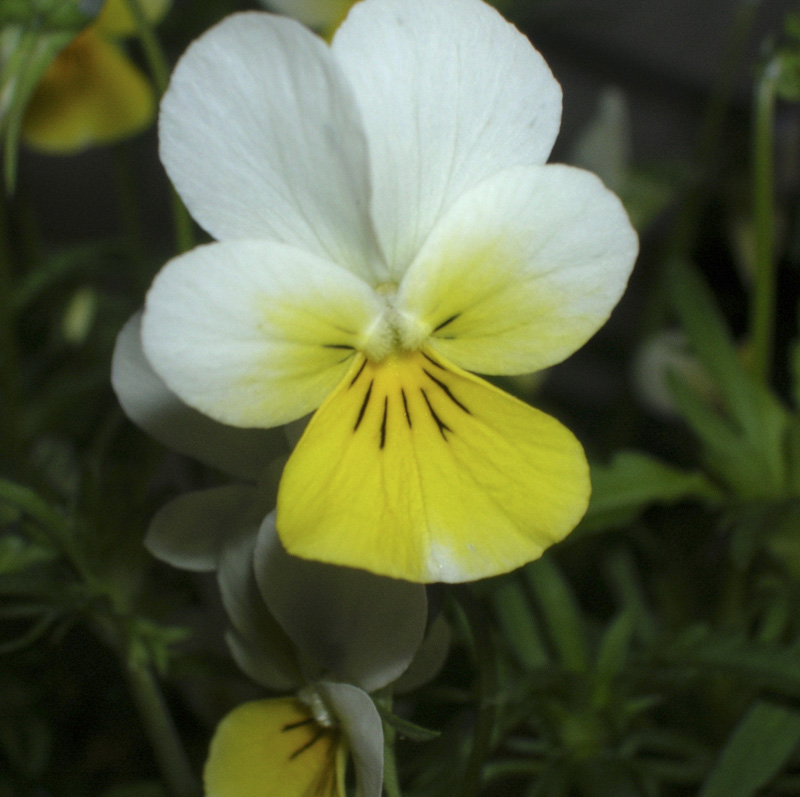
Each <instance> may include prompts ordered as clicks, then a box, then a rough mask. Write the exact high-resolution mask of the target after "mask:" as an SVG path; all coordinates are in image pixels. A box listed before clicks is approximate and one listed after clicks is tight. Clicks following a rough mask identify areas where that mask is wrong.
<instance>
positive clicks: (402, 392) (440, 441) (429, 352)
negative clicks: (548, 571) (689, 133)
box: [142, 0, 637, 582]
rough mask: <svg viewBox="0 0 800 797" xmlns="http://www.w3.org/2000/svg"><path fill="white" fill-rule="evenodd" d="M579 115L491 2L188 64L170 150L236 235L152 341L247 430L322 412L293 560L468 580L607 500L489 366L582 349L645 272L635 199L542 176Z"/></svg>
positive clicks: (171, 379)
mask: <svg viewBox="0 0 800 797" xmlns="http://www.w3.org/2000/svg"><path fill="white" fill-rule="evenodd" d="M560 100H561V93H560V88H559V86H558V84H557V83H556V81H555V79H554V78H553V76H552V75H551V73H550V71H549V69H548V68H547V66H546V64H545V63H544V61H543V60H542V58H541V56H540V55H539V54H538V53H537V52H536V51H535V50H534V49H533V47H531V45H530V43H529V42H528V41H527V39H525V38H524V37H523V36H522V35H521V34H520V33H519V32H518V31H517V30H516V29H515V28H513V27H512V26H511V25H509V24H508V23H506V22H505V21H504V20H503V19H502V17H500V15H499V14H498V13H497V12H496V11H495V10H494V9H492V8H491V7H489V6H487V5H485V4H484V3H482V2H480V0H441V2H437V3H428V2H426V0H364V2H362V3H359V4H357V5H356V6H354V7H353V9H352V10H351V12H350V14H349V16H348V17H347V19H346V20H345V22H344V23H343V24H342V25H341V27H340V28H339V30H338V31H337V33H336V35H335V37H334V39H333V42H332V44H331V46H330V47H328V46H327V45H326V44H325V43H324V42H323V41H322V40H321V39H319V38H317V37H316V36H314V35H313V34H312V33H310V32H309V31H308V30H307V29H305V28H303V27H302V26H301V25H299V24H298V23H296V22H294V21H293V20H288V19H283V18H278V17H273V16H271V15H268V14H261V13H257V12H254V13H245V14H238V15H234V16H231V17H228V18H227V19H225V20H223V21H222V22H221V23H219V24H218V25H217V26H216V27H214V28H212V29H211V30H210V31H208V32H207V33H206V34H205V35H203V36H202V37H201V38H200V39H198V40H197V41H196V42H195V43H194V44H193V45H191V46H190V48H189V49H188V51H187V52H186V53H185V54H184V56H183V57H182V58H181V60H180V62H179V63H178V65H177V67H176V69H175V71H174V73H173V76H172V80H171V83H170V87H169V89H168V91H167V93H166V95H165V97H164V100H163V103H162V107H161V115H160V140H161V158H162V161H163V162H164V165H165V166H166V169H167V171H168V173H169V175H170V178H171V179H172V182H173V183H174V185H175V186H176V188H177V190H178V192H179V193H180V195H181V196H182V198H183V200H184V201H185V203H186V204H187V206H188V208H189V210H190V212H191V213H192V215H193V216H194V218H195V219H196V220H197V221H198V222H199V223H200V224H201V225H202V226H203V227H205V228H206V230H208V231H209V232H210V233H211V234H212V236H214V238H216V239H217V240H216V241H215V242H213V243H211V244H208V245H204V246H200V247H197V248H196V249H194V250H192V251H190V252H188V253H185V254H183V255H180V256H178V257H176V258H175V259H173V260H171V261H170V262H169V263H168V264H167V265H166V266H165V267H164V268H163V269H162V270H161V272H160V273H159V275H158V276H157V277H156V279H155V281H154V283H153V285H152V287H151V288H150V291H149V293H148V295H147V300H146V306H145V311H144V317H143V322H142V343H143V348H144V352H145V354H146V357H147V359H148V361H149V363H150V364H151V365H152V367H153V369H154V370H155V371H156V372H157V373H158V374H159V376H160V377H161V379H163V380H164V382H165V383H166V385H167V386H168V387H169V389H170V390H171V391H173V392H174V393H175V394H176V395H177V396H178V397H179V398H180V399H181V400H182V401H184V402H186V403H187V404H189V405H190V406H191V407H193V408H195V409H196V410H198V411H200V412H201V413H203V414H205V415H207V416H209V417H210V418H213V419H215V420H216V421H219V422H221V423H223V424H231V425H233V426H240V427H260V428H267V427H272V426H276V425H278V424H282V423H286V422H288V421H291V420H293V419H296V418H299V417H301V416H303V415H305V414H307V413H309V412H311V411H312V410H316V412H315V414H314V416H313V418H312V419H311V422H310V423H309V425H308V427H307V429H306V431H305V433H304V434H303V436H302V438H301V440H300V442H299V443H298V445H297V447H296V449H295V450H294V452H293V453H292V455H291V456H290V458H289V461H288V463H287V465H286V468H285V470H284V473H283V477H282V479H281V484H280V489H279V493H278V507H277V527H278V532H279V534H280V537H281V540H282V541H283V543H284V545H285V546H286V548H287V550H288V551H289V552H290V553H292V554H294V555H296V556H300V557H304V558H309V559H316V560H319V561H323V562H329V563H332V564H340V565H346V566H350V567H357V568H363V569H366V570H370V571H372V572H374V573H378V574H382V575H387V576H392V577H395V578H403V579H407V580H410V581H419V582H430V581H464V580H469V579H476V578H482V577H486V576H490V575H494V574H497V573H501V572H506V571H509V570H512V569H514V568H516V567H518V566H519V565H521V564H523V563H525V562H527V561H530V560H532V559H535V558H536V557H538V556H539V555H540V554H541V553H542V551H543V550H544V549H545V548H547V547H548V546H549V545H550V544H552V543H553V542H555V541H557V540H560V539H561V538H563V537H564V536H565V535H566V534H567V533H568V532H569V531H570V530H571V529H572V528H573V527H574V526H575V525H576V524H577V522H578V521H579V520H580V518H581V517H582V515H583V513H584V512H585V509H586V506H587V503H588V496H589V492H590V485H589V475H588V467H587V464H586V460H585V456H584V454H583V450H582V448H581V446H580V444H579V443H578V441H577V440H576V439H575V438H574V436H573V435H572V434H571V433H570V432H569V431H568V430H567V429H566V428H564V427H563V426H562V425H561V424H560V423H558V422H557V421H556V420H555V419H554V418H552V417H550V416H548V415H546V414H544V413H542V412H539V411H538V410H536V409H534V408H532V407H530V406H528V405H527V404H525V403H523V402H521V401H518V400H517V399H515V398H513V397H511V396H509V395H507V394H505V393H503V392H502V391H500V390H498V389H497V388H495V387H494V386H492V385H491V384H489V383H488V382H486V381H484V380H482V379H480V378H478V377H476V376H474V375H473V374H472V373H470V371H476V372H480V373H486V374H518V373H525V372H531V371H536V370H539V369H541V368H545V367H547V366H550V365H552V364H554V363H556V362H559V361H561V360H562V359H564V358H565V357H567V356H568V355H569V354H571V353H572V352H573V351H574V350H575V349H577V348H578V347H579V346H580V345H582V344H583V343H584V342H585V341H586V340H587V339H588V337H590V336H591V335H592V334H593V333H594V332H595V331H596V330H597V328H598V327H599V326H601V325H602V324H603V323H604V322H605V320H606V318H607V317H608V315H609V313H610V312H611V310H612V308H613V307H614V305H615V304H616V302H617V301H618V299H619V297H620V295H621V294H622V292H623V290H624V288H625V284H626V281H627V278H628V275H629V273H630V270H631V268H632V265H633V262H634V260H635V257H636V253H637V238H636V234H635V232H634V231H633V229H632V228H631V226H630V223H629V221H628V218H627V216H626V214H625V211H624V209H623V208H622V206H621V204H620V202H619V200H618V199H617V198H616V197H615V196H614V195H613V194H612V193H611V192H609V191H608V190H607V189H606V188H605V187H604V186H603V185H602V183H601V182H600V181H599V180H598V179H597V178H596V177H594V176H593V175H591V174H589V173H588V172H585V171H582V170H579V169H575V168H571V167H567V166H562V165H545V161H546V159H547V157H548V155H549V152H550V149H551V148H552V145H553V142H554V140H555V137H556V134H557V131H558V127H559V122H560Z"/></svg>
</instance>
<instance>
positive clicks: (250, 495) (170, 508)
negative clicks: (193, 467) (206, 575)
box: [144, 484, 268, 572]
mask: <svg viewBox="0 0 800 797" xmlns="http://www.w3.org/2000/svg"><path fill="white" fill-rule="evenodd" d="M257 502H258V491H257V490H256V489H255V488H254V487H249V486H244V485H238V484H231V485H225V486H224V487H214V488H211V489H209V490H198V491H196V492H191V493H186V494H185V495H181V496H179V497H178V498H176V499H174V500H173V501H170V502H169V503H168V504H167V505H166V506H164V507H162V508H161V509H160V510H159V512H158V513H157V514H156V516H155V517H154V518H153V520H152V521H151V523H150V528H149V529H148V530H147V537H146V538H145V541H144V544H145V547H146V548H147V550H148V551H150V553H151V554H153V556H155V557H157V558H158V559H160V560H161V561H162V562H167V563H168V564H171V565H172V566H173V567H180V568H182V569H184V570H196V571H199V572H208V571H212V570H215V569H216V567H217V561H218V560H219V556H220V551H221V550H222V548H223V546H224V545H225V544H226V543H228V542H230V541H231V540H232V539H234V538H235V537H236V536H238V535H240V534H243V533H246V532H247V530H248V524H247V523H246V522H245V521H246V517H247V514H248V510H249V509H250V508H251V507H252V506H253V504H254V503H257ZM265 511H268V509H266V510H265Z"/></svg>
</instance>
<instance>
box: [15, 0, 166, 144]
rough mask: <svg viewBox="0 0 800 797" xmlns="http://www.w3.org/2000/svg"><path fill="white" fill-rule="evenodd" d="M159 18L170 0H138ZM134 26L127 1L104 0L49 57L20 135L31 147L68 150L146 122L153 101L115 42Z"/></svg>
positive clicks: (150, 116)
mask: <svg viewBox="0 0 800 797" xmlns="http://www.w3.org/2000/svg"><path fill="white" fill-rule="evenodd" d="M139 2H140V3H141V6H142V10H143V12H144V13H145V15H146V16H147V18H148V19H150V20H152V21H156V20H158V19H160V18H161V17H162V16H163V15H164V13H166V10H167V8H168V6H169V2H170V0H139ZM135 31H136V27H135V23H134V21H133V18H132V17H131V14H130V11H129V9H128V5H127V2H126V0H107V2H106V3H105V5H104V6H103V9H102V10H101V12H100V14H99V15H98V17H97V19H96V20H95V21H94V22H93V23H92V24H91V25H90V26H89V27H88V28H86V29H85V30H83V31H82V32H81V33H79V34H78V35H77V36H76V37H75V38H74V39H73V40H72V41H71V42H70V43H69V44H68V45H67V46H66V47H65V48H64V49H63V50H62V51H61V52H60V53H59V54H58V55H57V56H56V57H55V59H54V60H53V62H52V63H51V64H50V66H49V67H48V69H47V71H46V72H45V73H44V75H43V77H42V78H41V80H40V82H39V83H38V85H37V87H36V90H35V91H34V93H33V95H32V97H31V99H30V101H29V103H28V105H27V107H26V109H25V116H24V121H23V128H22V133H23V139H24V140H25V142H26V143H27V144H28V145H29V146H31V147H33V148H34V149H38V150H41V151H43V152H48V153H52V154H64V155H66V154H71V153H74V152H78V151H80V150H82V149H85V148H87V147H90V146H93V145H96V144H110V143H113V142H115V141H119V140H121V139H124V138H127V137H129V136H132V135H134V134H136V133H138V132H140V131H141V130H144V129H145V128H146V127H147V126H148V125H150V124H151V122H152V121H153V118H154V116H155V110H156V101H155V96H154V94H153V89H152V87H151V85H150V82H149V81H148V79H147V77H145V75H144V74H143V73H142V72H141V70H140V69H139V68H138V67H137V66H135V65H134V64H133V63H132V62H131V61H130V59H129V58H128V57H127V55H125V53H124V52H123V51H122V50H121V49H120V47H119V44H118V43H117V40H118V39H122V38H124V37H128V36H131V35H133V34H134V33H135Z"/></svg>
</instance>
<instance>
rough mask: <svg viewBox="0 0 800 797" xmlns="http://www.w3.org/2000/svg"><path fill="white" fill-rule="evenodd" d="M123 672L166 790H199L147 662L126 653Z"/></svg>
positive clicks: (189, 794)
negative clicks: (167, 788) (132, 658)
mask: <svg viewBox="0 0 800 797" xmlns="http://www.w3.org/2000/svg"><path fill="white" fill-rule="evenodd" d="M125 674H126V677H127V680H128V685H129V687H130V690H131V696H132V697H133V702H134V703H135V705H136V708H137V710H138V712H139V716H140V718H141V720H142V724H143V725H144V728H145V731H146V733H147V736H148V738H149V739H150V744H151V745H152V747H153V752H154V753H155V756H156V760H157V761H158V765H159V767H160V768H161V772H162V774H163V776H164V780H165V781H166V783H167V785H168V787H169V790H170V792H171V793H172V794H173V795H175V797H196V796H197V795H199V794H200V784H199V783H198V781H197V778H196V777H195V774H194V772H193V771H192V767H191V765H190V764H189V759H188V758H187V756H186V751H185V750H184V748H183V744H182V743H181V740H180V737H179V736H178V732H177V730H176V729H175V724H174V722H173V721H172V717H171V716H170V714H169V711H168V710H167V706H166V703H165V702H164V696H163V695H162V693H161V689H160V687H159V685H158V681H157V680H156V678H155V676H154V675H153V672H152V670H151V669H150V667H149V666H148V665H146V664H143V663H141V662H139V661H136V660H135V659H134V660H131V657H128V658H127V660H126V667H125Z"/></svg>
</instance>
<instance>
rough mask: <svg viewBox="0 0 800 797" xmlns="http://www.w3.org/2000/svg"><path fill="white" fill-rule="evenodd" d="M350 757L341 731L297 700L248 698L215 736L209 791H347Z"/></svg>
mask: <svg viewBox="0 0 800 797" xmlns="http://www.w3.org/2000/svg"><path fill="white" fill-rule="evenodd" d="M345 757H346V749H345V746H344V744H343V743H342V741H341V735H340V734H339V733H338V732H336V731H334V730H332V729H330V728H324V727H322V726H321V725H319V724H317V723H316V722H315V721H314V719H313V718H312V717H311V714H310V713H309V711H308V709H307V708H306V707H305V706H304V705H303V704H302V703H301V702H299V701H298V700H295V699H294V698H277V699H273V700H256V701H253V702H251V703H245V704H244V705H241V706H239V707H238V708H236V709H234V710H233V711H232V712H231V713H230V714H228V715H227V716H226V717H225V719H223V720H222V722H221V723H220V724H219V726H218V727H217V731H216V733H215V734H214V738H213V739H212V740H211V748H210V750H209V753H208V760H207V761H206V766H205V770H204V772H203V780H204V783H205V790H206V797H271V796H272V795H280V797H344V794H345V792H344V764H345Z"/></svg>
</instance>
